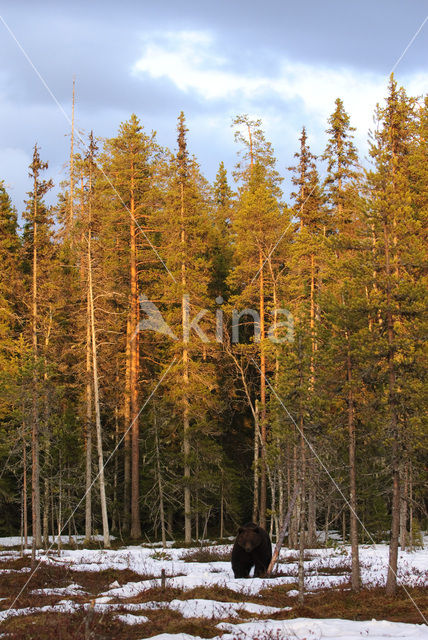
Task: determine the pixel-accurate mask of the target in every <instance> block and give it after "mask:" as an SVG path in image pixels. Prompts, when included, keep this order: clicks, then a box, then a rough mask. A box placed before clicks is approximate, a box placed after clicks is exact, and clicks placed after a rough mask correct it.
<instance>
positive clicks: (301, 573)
mask: <svg viewBox="0 0 428 640" xmlns="http://www.w3.org/2000/svg"><path fill="white" fill-rule="evenodd" d="M303 456H304V454H303ZM302 477H303V478H304V475H303V476H302ZM304 484H305V483H304V481H302V490H301V492H300V526H299V564H298V590H299V595H298V602H299V605H300V606H303V604H304V601H305V566H304V560H305V487H304Z"/></svg>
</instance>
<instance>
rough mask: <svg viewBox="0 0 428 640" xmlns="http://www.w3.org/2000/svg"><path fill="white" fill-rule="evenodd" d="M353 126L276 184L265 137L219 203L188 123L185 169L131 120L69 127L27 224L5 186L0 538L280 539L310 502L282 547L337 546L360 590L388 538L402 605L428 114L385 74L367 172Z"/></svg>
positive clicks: (239, 133)
mask: <svg viewBox="0 0 428 640" xmlns="http://www.w3.org/2000/svg"><path fill="white" fill-rule="evenodd" d="M345 107H346V105H344V104H343V102H342V100H341V99H340V98H338V99H337V100H336V102H335V104H334V105H332V113H331V116H330V117H329V119H328V122H326V130H325V151H324V153H323V154H322V155H321V156H319V157H316V156H315V155H314V154H313V153H312V152H311V150H310V147H309V142H308V135H309V133H310V132H307V131H306V129H305V128H304V127H303V128H302V130H301V133H300V138H299V141H300V146H299V148H297V149H296V150H295V162H294V166H293V167H289V168H285V167H282V168H281V170H283V171H282V174H283V175H281V171H280V168H279V167H278V163H277V162H276V158H275V152H274V148H273V146H272V144H271V142H269V141H268V140H267V139H266V137H265V133H264V130H263V124H262V121H261V120H256V119H251V117H249V116H248V115H245V114H243V115H239V116H237V117H236V118H235V119H234V121H233V125H232V130H231V135H233V134H234V135H235V139H236V143H237V146H236V148H237V163H236V166H235V170H234V172H233V175H231V176H228V174H227V171H226V169H225V166H224V163H223V162H220V163H219V168H218V173H217V176H216V179H215V181H214V183H213V184H210V183H209V182H208V181H207V180H206V179H205V178H204V176H203V174H202V171H201V168H200V166H199V164H198V161H197V158H195V157H194V156H193V155H192V150H191V149H190V148H189V147H188V141H187V131H188V129H187V126H186V120H185V116H184V114H183V113H181V114H180V115H179V117H178V121H177V144H176V148H175V149H174V150H169V149H167V148H163V147H161V146H160V144H159V143H158V142H157V139H156V134H155V133H153V132H150V133H148V132H147V131H145V129H144V126H143V124H144V123H143V122H142V121H141V120H140V119H139V118H138V117H137V116H136V115H135V114H132V115H131V116H130V118H129V120H127V121H126V122H123V123H121V124H120V125H119V128H118V132H117V135H116V137H113V138H109V139H103V140H100V139H98V138H97V136H96V131H94V132H88V134H87V135H86V134H85V135H84V136H83V137H81V136H80V135H79V134H78V133H77V131H76V130H75V128H74V117H73V128H72V130H71V135H70V142H71V144H70V157H69V159H64V160H67V163H68V169H67V172H68V179H67V181H66V182H64V183H62V184H61V185H59V189H58V197H57V200H56V203H55V204H54V205H53V206H51V205H47V204H46V195H47V194H48V192H49V190H50V189H52V188H53V183H52V181H51V180H50V178H49V167H48V162H47V160H48V159H45V158H43V157H42V147H43V141H42V140H40V141H38V142H37V143H36V144H35V145H34V153H33V158H32V162H31V164H30V166H29V169H28V170H29V175H30V177H31V182H32V189H31V192H29V193H28V200H27V202H26V207H25V210H24V211H22V212H21V211H20V212H17V211H16V209H15V208H14V206H12V203H11V199H10V196H9V194H8V192H7V189H6V187H5V185H4V182H1V183H0V228H1V232H0V273H1V280H0V467H1V470H0V535H4V536H5V535H21V536H22V539H23V541H24V542H25V544H27V540H28V537H29V536H30V535H31V536H32V541H33V542H32V544H33V547H34V548H41V547H42V546H45V547H46V546H48V544H49V536H55V535H57V534H59V533H60V532H62V531H63V532H65V533H66V534H67V535H68V536H69V537H70V540H72V539H73V537H75V536H76V535H77V534H83V535H84V536H85V541H86V542H87V543H88V544H89V543H90V542H91V538H92V536H94V535H95V534H102V535H103V539H104V546H105V547H109V546H110V544H111V542H110V537H111V536H112V535H114V536H116V537H119V538H120V539H121V540H161V541H162V542H163V544H165V542H166V540H167V539H168V540H170V539H178V540H182V541H183V542H184V544H190V543H191V541H192V540H202V539H204V538H207V537H210V536H211V537H214V538H217V539H220V538H225V537H226V536H229V535H234V534H235V532H236V529H237V526H239V525H240V524H242V523H243V522H247V521H249V520H253V521H255V522H258V523H260V525H261V526H263V527H265V528H266V529H267V530H268V531H269V532H270V533H271V534H272V535H273V537H274V539H275V537H277V536H278V534H279V531H280V528H281V525H282V522H283V520H284V517H285V515H286V513H287V510H288V507H289V505H290V504H291V503H292V502H293V503H294V506H293V508H292V515H291V520H290V525H289V531H288V535H287V538H286V544H287V546H288V547H290V548H294V549H297V548H299V546H300V547H302V546H303V547H304V546H307V547H314V546H316V544H317V536H318V537H319V535H320V532H323V539H324V540H325V541H328V540H329V534H331V532H333V531H336V532H339V533H340V535H341V536H342V538H343V539H344V540H347V541H349V543H350V544H351V546H352V551H353V557H352V585H353V588H357V587H358V584H359V565H358V545H359V544H361V543H364V542H366V543H367V542H373V541H381V540H386V541H389V554H390V555H389V570H388V581H387V590H389V592H390V593H393V591H394V589H395V587H396V570H397V553H398V549H399V547H401V548H412V547H413V546H414V545H416V544H418V542H419V541H420V538H421V530H423V529H426V528H427V527H428V514H427V493H426V455H427V450H426V438H427V429H426V420H425V415H424V414H425V412H424V407H425V406H426V403H425V397H426V380H427V371H426V348H425V342H424V337H425V336H426V307H427V289H426V270H425V266H426V246H427V243H426V230H427V228H428V226H427V221H426V217H427V211H428V163H427V151H428V139H427V135H428V99H427V98H425V99H423V98H420V97H418V96H408V95H407V93H406V91H405V90H404V89H403V88H401V87H399V86H398V84H397V82H396V80H395V79H394V77H393V76H391V78H390V82H389V86H388V89H387V94H386V96H385V99H384V101H383V102H382V103H381V104H379V105H378V107H377V109H376V112H375V114H374V125H373V131H372V132H371V133H370V139H369V144H370V152H369V155H370V157H369V161H368V162H366V161H364V162H363V160H362V159H361V158H360V157H359V154H358V150H357V148H356V146H355V143H354V132H355V129H354V128H353V126H352V122H351V120H350V117H349V115H348V113H347V111H346V108H345ZM73 116H74V101H73ZM302 124H303V123H302ZM39 143H40V147H39ZM290 183H291V184H292V193H291V196H290V197H289V200H290V201H289V202H285V198H284V193H283V189H284V187H285V185H287V184H290ZM284 190H285V189H284ZM18 214H19V215H18ZM21 220H22V224H19V221H21ZM424 356H425V357H424ZM293 498H294V500H293Z"/></svg>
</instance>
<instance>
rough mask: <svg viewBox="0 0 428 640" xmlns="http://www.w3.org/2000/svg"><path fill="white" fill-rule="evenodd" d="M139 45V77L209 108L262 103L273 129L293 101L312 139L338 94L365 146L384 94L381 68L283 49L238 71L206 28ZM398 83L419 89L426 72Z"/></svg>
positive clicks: (136, 69)
mask: <svg viewBox="0 0 428 640" xmlns="http://www.w3.org/2000/svg"><path fill="white" fill-rule="evenodd" d="M143 47H144V49H143V54H142V56H141V57H140V58H139V59H138V60H137V62H136V63H135V64H134V66H133V68H132V73H133V74H135V75H137V76H139V77H140V78H141V77H147V76H149V77H150V78H152V79H153V78H155V79H159V80H160V79H162V80H165V79H167V80H169V81H170V83H172V84H173V85H174V86H175V87H176V88H177V89H178V90H180V91H181V92H183V93H185V94H189V93H195V94H197V95H198V96H199V98H200V100H202V101H204V102H205V103H206V104H207V106H208V105H209V103H210V102H213V101H216V102H222V103H224V105H223V106H224V108H227V107H228V106H229V107H230V106H232V105H233V107H234V108H235V113H238V112H242V111H245V112H248V111H254V110H255V107H257V105H260V106H261V104H262V103H263V112H262V113H261V114H260V115H261V116H262V117H263V120H264V121H265V123H266V116H267V120H270V121H271V123H272V124H274V123H275V128H277V127H278V125H279V123H280V118H281V116H282V119H284V112H285V107H286V106H287V105H288V106H289V105H290V104H292V105H293V112H294V114H293V115H292V119H293V120H296V116H298V117H299V119H300V121H301V122H300V124H299V125H298V127H299V128H300V127H301V126H302V125H303V124H306V125H308V126H309V129H311V128H312V129H313V133H314V137H315V139H317V138H318V137H319V133H320V132H321V131H324V129H325V128H326V126H327V118H328V116H329V114H331V112H332V111H333V109H334V101H335V99H336V98H337V97H340V98H342V100H343V101H344V103H345V108H346V109H347V110H348V111H349V113H350V115H351V120H352V123H353V125H354V126H356V127H357V130H358V133H357V141H358V143H363V144H364V143H365V140H366V137H367V131H368V129H369V128H370V127H371V125H372V117H373V112H374V108H375V106H376V103H377V102H381V101H382V100H383V98H384V96H385V94H386V86H387V82H388V78H387V77H386V76H385V75H382V74H380V73H379V72H375V71H369V70H361V69H358V68H357V67H354V68H352V67H350V66H343V65H342V66H333V65H329V66H327V65H326V64H325V63H324V64H321V63H317V62H316V61H315V62H312V63H311V62H295V61H293V60H292V59H291V58H290V57H287V56H286V55H285V54H284V53H278V54H277V57H276V58H275V64H274V65H273V64H272V59H271V56H272V54H271V53H270V54H266V53H265V52H263V51H260V56H261V57H263V56H265V58H266V59H265V71H264V72H263V73H262V72H261V70H260V67H261V65H260V64H258V65H257V71H256V72H255V73H254V74H250V73H248V71H247V72H239V71H238V70H237V67H238V66H239V65H238V64H237V62H238V61H239V50H237V51H235V54H234V56H233V57H229V58H227V57H226V56H225V55H223V54H221V53H219V48H220V44H219V43H218V42H217V41H216V40H215V38H214V36H213V35H212V34H211V33H210V32H209V31H167V32H157V33H154V34H151V35H150V36H146V38H145V39H144V40H143ZM399 80H400V78H399ZM401 81H405V82H403V84H405V86H407V85H408V86H409V87H410V88H411V90H412V92H416V93H421V92H422V91H423V87H424V86H427V83H428V74H427V73H423V72H419V73H417V74H412V75H410V76H407V77H403V78H401ZM281 112H282V113H281Z"/></svg>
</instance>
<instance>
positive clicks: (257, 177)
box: [229, 116, 284, 527]
mask: <svg viewBox="0 0 428 640" xmlns="http://www.w3.org/2000/svg"><path fill="white" fill-rule="evenodd" d="M233 124H234V126H236V127H241V126H244V130H245V131H246V134H247V135H246V136H244V135H243V134H242V133H241V131H240V129H239V128H238V130H237V132H236V135H235V137H236V139H237V141H239V142H241V143H243V144H244V145H245V149H246V153H245V154H244V162H240V163H239V164H238V167H237V172H236V177H238V178H240V179H241V180H242V184H241V187H240V192H239V201H238V204H237V209H236V212H235V216H234V219H233V224H232V230H233V234H234V245H235V257H234V268H233V271H232V272H231V274H230V277H229V281H230V286H231V287H233V288H234V290H235V296H234V297H233V302H234V303H235V306H236V304H238V303H239V304H240V303H245V306H252V307H253V309H254V308H258V309H259V319H257V321H255V322H254V326H255V330H257V331H259V332H260V341H259V344H258V351H259V357H260V371H259V375H260V378H259V380H260V383H259V389H260V396H259V401H260V411H257V412H254V417H255V420H254V495H253V498H254V500H253V519H254V520H256V519H259V521H260V524H261V526H263V527H265V526H266V508H267V475H266V474H267V470H266V443H267V411H266V407H267V398H266V386H267V385H266V374H267V369H266V338H267V327H266V304H267V301H268V300H269V298H270V296H271V295H272V294H271V283H269V284H268V279H267V278H266V275H265V273H266V271H267V270H268V268H267V266H266V264H267V262H268V259H269V257H270V254H271V252H272V251H273V250H274V247H275V245H276V243H277V241H278V238H279V237H280V236H281V232H282V231H283V223H284V219H283V218H282V217H281V209H280V204H279V201H278V198H279V197H280V194H281V191H280V189H279V182H280V178H279V176H278V173H277V171H276V169H275V158H274V156H273V150H272V147H271V145H270V143H268V142H267V141H266V140H265V137H264V135H263V132H262V130H261V122H260V121H259V120H257V121H251V120H250V119H249V118H248V116H238V117H237V118H236V119H235V120H234V122H233ZM257 325H258V326H257ZM259 452H260V470H259V469H258V464H259V463H258V459H259ZM259 473H260V493H259V485H258V476H259Z"/></svg>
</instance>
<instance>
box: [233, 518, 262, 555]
mask: <svg viewBox="0 0 428 640" xmlns="http://www.w3.org/2000/svg"><path fill="white" fill-rule="evenodd" d="M236 540H237V542H238V544H239V546H240V547H242V548H243V549H244V551H246V552H247V553H251V551H253V549H255V548H256V547H258V546H259V544H260V543H261V541H262V535H261V531H260V528H259V527H258V526H257V525H256V524H254V523H251V524H249V525H245V526H244V527H239V529H238V536H237V538H236Z"/></svg>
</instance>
